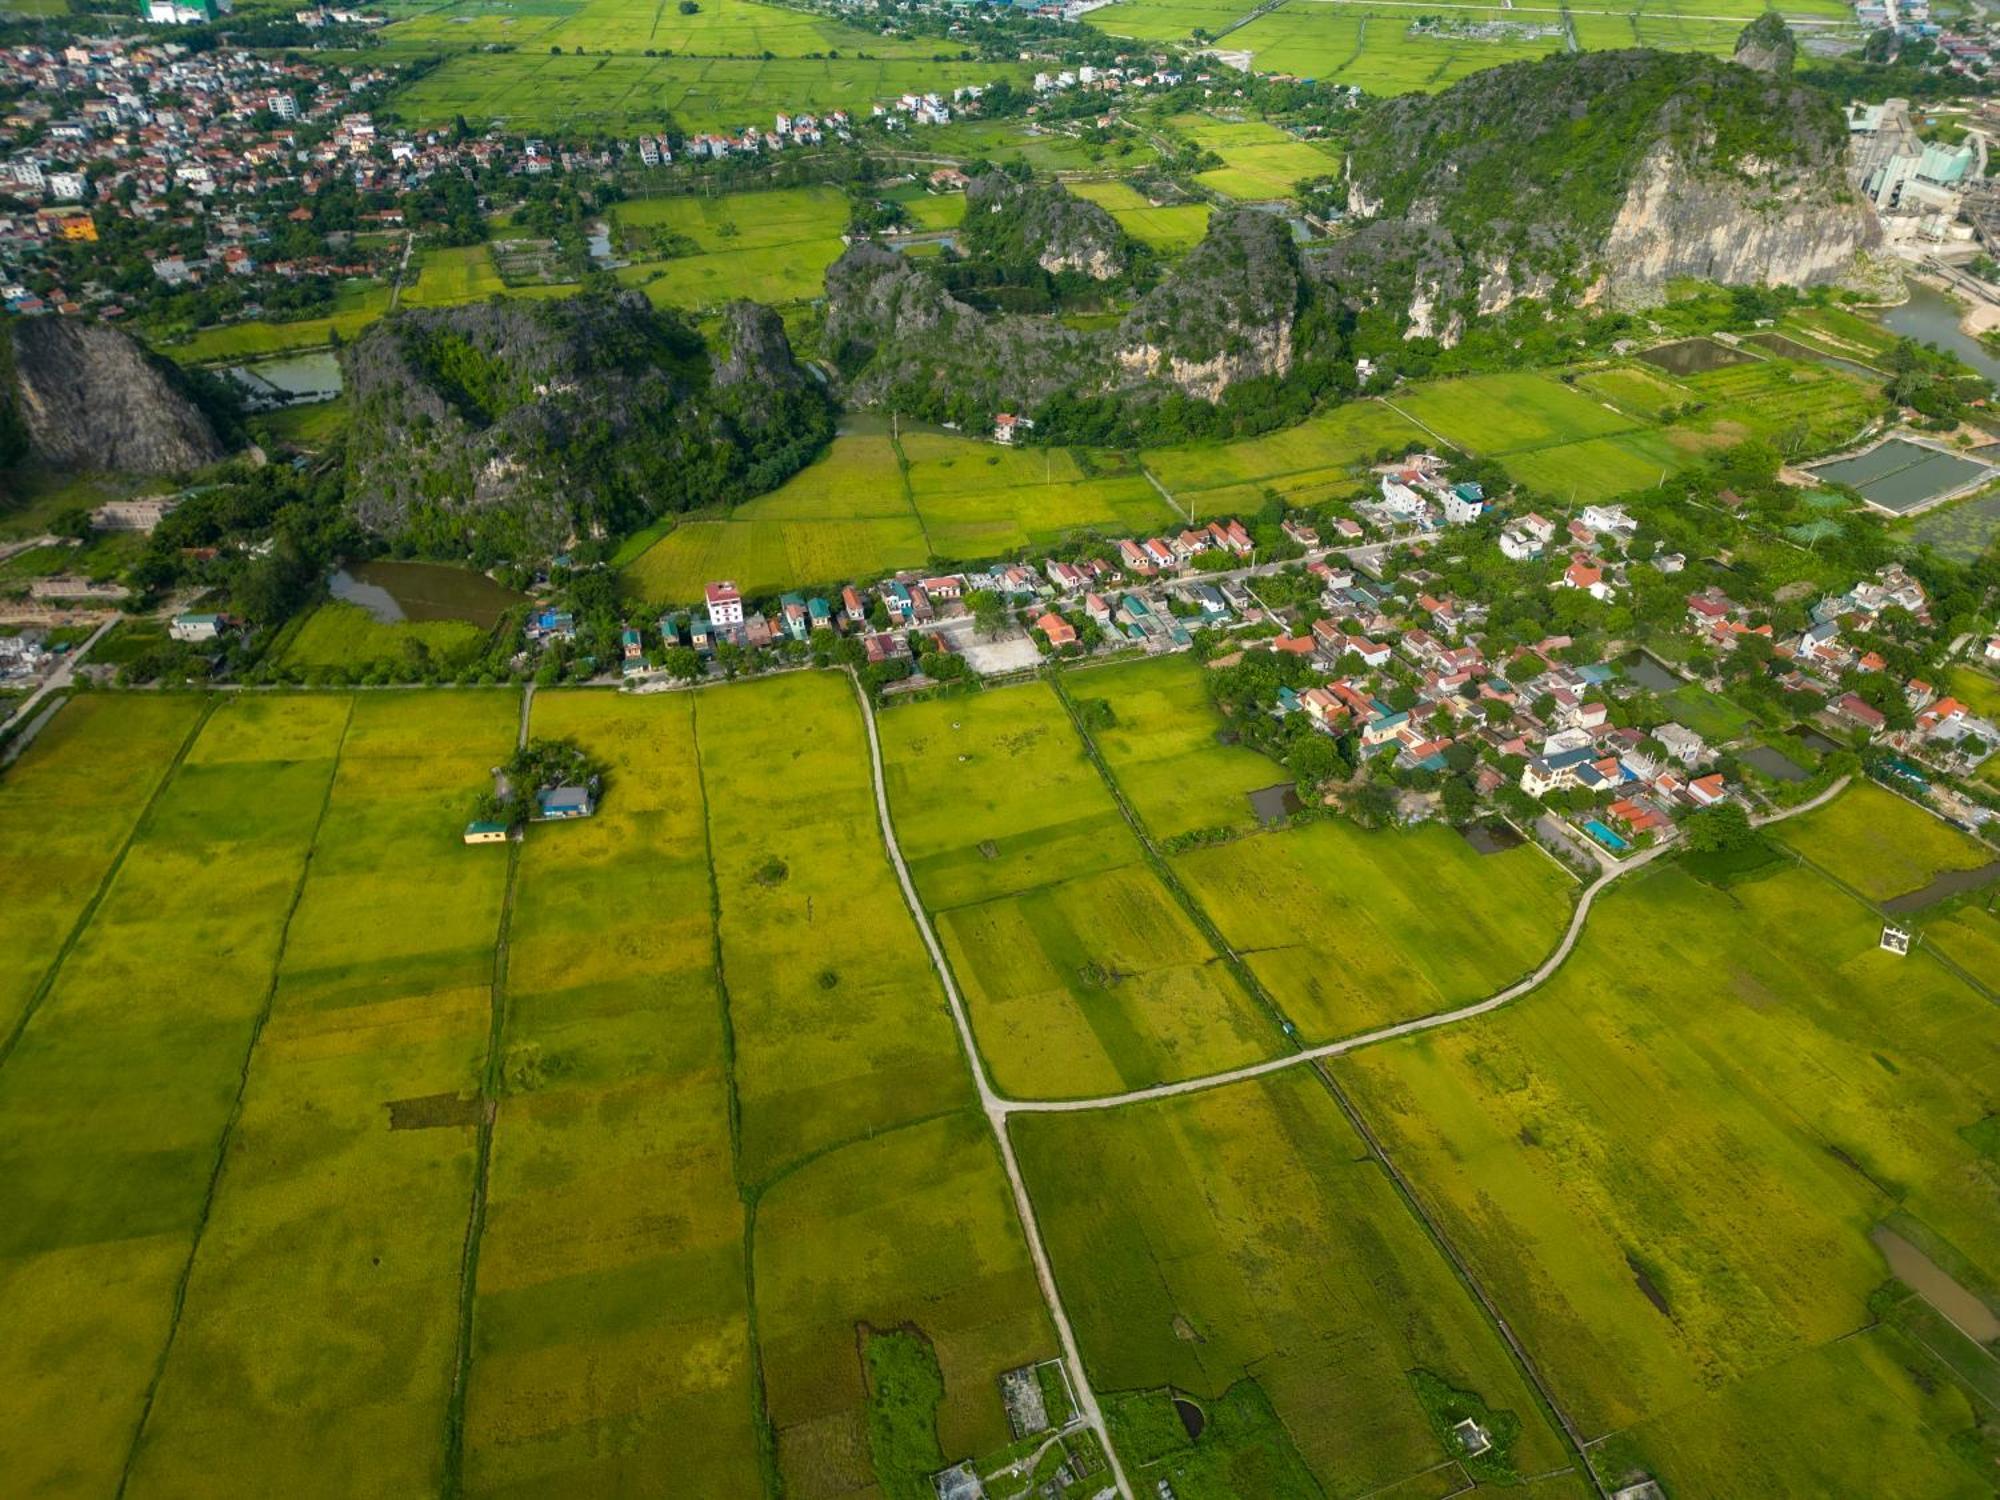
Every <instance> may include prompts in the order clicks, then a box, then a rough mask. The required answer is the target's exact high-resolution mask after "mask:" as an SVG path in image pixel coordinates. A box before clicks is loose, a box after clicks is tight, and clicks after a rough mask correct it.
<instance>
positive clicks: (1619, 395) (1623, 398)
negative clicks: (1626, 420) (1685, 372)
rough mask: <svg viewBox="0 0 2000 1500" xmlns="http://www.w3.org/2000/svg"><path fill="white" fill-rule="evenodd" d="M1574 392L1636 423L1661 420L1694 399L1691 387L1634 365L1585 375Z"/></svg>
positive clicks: (1624, 365)
mask: <svg viewBox="0 0 2000 1500" xmlns="http://www.w3.org/2000/svg"><path fill="white" fill-rule="evenodd" d="M1576 388H1577V389H1578V390H1580V391H1583V392H1584V393H1586V394H1587V395H1591V396H1594V397H1596V398H1597V399H1598V400H1599V401H1608V402H1610V403H1611V404H1612V405H1613V406H1616V407H1618V408H1619V409H1621V410H1622V411H1624V412H1625V413H1626V414H1627V415H1628V416H1630V417H1631V418H1632V419H1633V420H1634V421H1638V422H1651V421H1661V420H1665V413H1666V412H1667V411H1668V410H1670V409H1671V408H1673V407H1677V406H1681V405H1683V404H1685V403H1686V402H1689V401H1692V400H1694V399H1695V393H1694V388H1693V387H1692V386H1688V385H1684V384H1682V383H1681V382H1680V381H1679V380H1676V379H1675V378H1674V377H1673V376H1671V375H1668V374H1666V373H1665V372H1664V371H1662V370H1656V369H1654V368H1653V367H1652V366H1650V365H1645V364H1640V363H1638V362H1637V361H1634V362H1632V363H1630V364H1622V365H1610V366H1607V367H1605V368H1604V369H1601V370H1590V371H1587V372H1585V373H1584V374H1581V375H1579V376H1577V377H1576Z"/></svg>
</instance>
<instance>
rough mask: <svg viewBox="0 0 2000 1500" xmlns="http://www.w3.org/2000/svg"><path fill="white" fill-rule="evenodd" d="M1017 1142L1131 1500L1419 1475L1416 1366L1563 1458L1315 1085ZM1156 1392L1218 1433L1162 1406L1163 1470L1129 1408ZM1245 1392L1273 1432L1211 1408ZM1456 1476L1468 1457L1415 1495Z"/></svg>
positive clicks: (1516, 1442)
mask: <svg viewBox="0 0 2000 1500" xmlns="http://www.w3.org/2000/svg"><path fill="white" fill-rule="evenodd" d="M1013 1129H1014V1131H1015V1136H1016V1143H1017V1149H1018V1151H1019V1153H1020V1157H1021V1163H1022V1169H1023V1171H1024V1172H1025V1173H1026V1174H1027V1177H1028V1180H1029V1184H1030V1187H1031V1190H1032V1191H1033V1193H1034V1196H1035V1200H1036V1202H1037V1204H1038V1205H1039V1206H1040V1212H1039V1218H1040V1220H1041V1223H1042V1226H1043V1232H1044V1234H1045V1235H1046V1236H1047V1239H1048V1244H1049V1250H1050V1255H1051V1258H1052V1259H1053V1261H1054V1265H1055V1272H1056V1278H1057V1282H1058V1285H1059V1286H1060V1288H1061V1290H1062V1293H1063V1301H1064V1305H1065V1307H1066V1309H1067V1310H1068V1312H1069V1315H1070V1318H1071V1321H1072V1322H1073V1323H1074V1325H1075V1327H1076V1333H1077V1338H1078V1340H1079V1342H1080V1344H1081V1346H1082V1351H1083V1358H1084V1364H1085V1366H1086V1368H1087V1369H1088V1370H1089V1372H1090V1376H1091V1380H1092V1383H1093V1384H1094V1385H1095V1386H1096V1387H1097V1388H1098V1390H1099V1391H1100V1393H1113V1394H1111V1395H1110V1396H1109V1399H1108V1400H1107V1405H1108V1406H1109V1407H1110V1408H1111V1410H1112V1412H1113V1413H1114V1427H1115V1428H1116V1429H1118V1430H1117V1431H1116V1433H1115V1435H1116V1436H1117V1437H1118V1438H1119V1439H1120V1440H1121V1441H1120V1446H1121V1448H1122V1449H1123V1451H1124V1454H1125V1460H1126V1466H1127V1469H1128V1472H1130V1473H1131V1476H1132V1479H1133V1482H1134V1489H1135V1492H1136V1493H1140V1494H1151V1493H1152V1491H1153V1489H1154V1486H1155V1484H1156V1483H1157V1481H1158V1480H1160V1479H1162V1478H1165V1479H1167V1480H1168V1481H1169V1482H1170V1483H1171V1484H1172V1485H1173V1487H1174V1490H1175V1492H1176V1493H1177V1494H1182V1495H1191V1496H1201V1495H1258V1496H1285V1497H1290V1496H1295V1495H1319V1494H1322V1493H1323V1494H1326V1495H1361V1494H1366V1493H1373V1492H1376V1491H1377V1490H1379V1489H1381V1488H1382V1487H1383V1486H1387V1485H1393V1484H1397V1483H1398V1482H1399V1481H1404V1480H1410V1479H1412V1478H1413V1476H1416V1475H1419V1474H1421V1473H1423V1472H1425V1471H1427V1470H1430V1469H1433V1468H1435V1467H1437V1466H1439V1465H1444V1464H1447V1461H1448V1459H1449V1458H1450V1456H1451V1455H1450V1450H1449V1449H1447V1448H1446V1446H1445V1439H1444V1434H1443V1433H1442V1432H1441V1431H1439V1429H1438V1427H1437V1425H1435V1424H1434V1422H1433V1420H1432V1419H1431V1417H1430V1415H1429V1414H1428V1413H1427V1411H1426V1408H1425V1406H1424V1404H1423V1403H1422V1401H1421V1400H1420V1399H1419V1396H1418V1393H1417V1387H1416V1383H1415V1381H1414V1379H1413V1377H1414V1376H1415V1375H1416V1374H1417V1373H1418V1372H1423V1373H1426V1374H1428V1375H1430V1376H1433V1377H1436V1378H1437V1379H1440V1380H1442V1381H1443V1382H1444V1383H1446V1384H1447V1385H1449V1386H1450V1387H1452V1388H1453V1389H1456V1390H1459V1391H1463V1392H1468V1393H1470V1394H1472V1395H1474V1396H1476V1397H1477V1398H1478V1399H1479V1400H1480V1401H1481V1402H1482V1403H1483V1404H1484V1405H1485V1406H1486V1407H1487V1408H1488V1409H1489V1411H1493V1412H1505V1413H1509V1414H1511V1416H1512V1418H1513V1419H1514V1421H1515V1423H1517V1424H1518V1427H1517V1430H1516V1431H1515V1433H1514V1435H1513V1437H1512V1439H1511V1441H1510V1442H1509V1443H1508V1444H1507V1448H1506V1462H1507V1467H1508V1468H1509V1469H1511V1470H1512V1471H1513V1472H1515V1473H1519V1474H1536V1473H1542V1472H1546V1471H1548V1470H1550V1469H1554V1468H1558V1467H1561V1466H1562V1465H1563V1463H1564V1461H1565V1460H1564V1453H1563V1450H1562V1447H1561V1445H1560V1443H1559V1441H1558V1439H1557V1438H1556V1435H1555V1433H1554V1432H1553V1431H1552V1430H1551V1428H1550V1427H1549V1426H1548V1424H1547V1423H1546V1421H1545V1420H1544V1419H1543V1417H1542V1416H1541V1414H1540V1412H1539V1411H1538V1409H1537V1408H1536V1406H1535V1403H1534V1400H1533V1398H1532V1396H1531V1395H1530V1393H1529V1391H1528V1389H1527V1388H1526V1386H1525V1384H1524V1382H1523V1381H1522V1379H1521V1377H1520V1375H1519V1374H1518V1372H1517V1371H1516V1369H1515V1368H1514V1366H1513V1364H1512V1362H1511V1361H1510V1359H1509V1357H1508V1354H1507V1351H1506V1349H1505V1346H1504V1345H1503V1344H1502V1343H1501V1341H1500V1338H1499V1336H1498V1334H1496V1333H1495V1332H1494V1331H1493V1330H1492V1329H1491V1327H1490V1326H1489V1325H1488V1324H1487V1323H1486V1322H1485V1320H1484V1318H1483V1316H1482V1315H1481V1313H1480V1312H1479V1310H1478V1307H1477V1304H1476V1303H1474V1301H1473V1300H1472V1298H1471V1297H1470V1296H1469V1295H1468V1294H1467V1293H1466V1292H1465V1291H1464V1290H1463V1288H1461V1287H1460V1285H1459V1284H1458V1283H1457V1281H1456V1280H1455V1279H1454V1277H1453V1275H1452V1273H1451V1270H1450V1268H1449V1267H1448V1266H1447V1265H1446V1263H1445V1261H1444V1259H1443V1258H1442V1257H1441V1256H1440V1255H1439V1254H1438V1252H1437V1251H1436V1250H1435V1249H1434V1248H1433V1247H1432V1245H1431V1244H1430V1242H1429V1241H1428V1240H1427V1239H1426V1238H1425V1236H1424V1233H1423V1230H1422V1228H1421V1226H1420V1225H1419V1224H1418V1223H1417V1221H1416V1220H1415V1219H1414V1218H1413V1217H1412V1216H1411V1215H1410V1214H1409V1212H1408V1211H1407V1210H1406V1209H1405V1208H1404V1207H1403V1205H1402V1204H1401V1202H1400V1201H1398V1199H1397V1196H1396V1192H1395V1189H1394V1187H1393V1186H1392V1185H1391V1183H1390V1181H1389V1179H1388V1177H1387V1176H1386V1175H1385V1174H1384V1173H1383V1172H1382V1170H1381V1168H1380V1167H1379V1166H1378V1165H1377V1164H1375V1163H1374V1162H1372V1161H1371V1160H1369V1159H1368V1158H1367V1156H1366V1155H1365V1153H1364V1149H1363V1147H1362V1144H1361V1142H1360V1140H1359V1139H1357V1138H1356V1136H1355V1135H1354V1133H1353V1130H1352V1128H1351V1127H1350V1126H1349V1125H1348V1123H1347V1122H1346V1120H1345V1119H1344V1118H1342V1116H1341V1114H1340V1112H1339V1110H1338V1109H1337V1108H1336V1107H1335V1105H1334V1103H1333V1100H1332V1099H1331V1098H1330V1097H1329V1096H1328V1094H1327V1093H1326V1091H1325V1089H1324V1088H1323V1086H1322V1085H1321V1084H1320V1083H1319V1081H1318V1080H1317V1079H1316V1078H1314V1077H1313V1076H1312V1074H1311V1073H1310V1072H1307V1071H1305V1070H1302V1069H1301V1070H1293V1071H1290V1072H1286V1073H1282V1074H1278V1075H1274V1076H1272V1077H1271V1078H1268V1079H1264V1080H1259V1081H1257V1082H1252V1083H1246V1084H1237V1085H1234V1086H1231V1087H1228V1088H1223V1089H1215V1090H1210V1091H1207V1092H1203V1093H1199V1094H1193V1095H1188V1096H1185V1097H1182V1098H1177V1099H1172V1100H1167V1101H1162V1102H1158V1103H1148V1104H1142V1105H1133V1106H1127V1107H1125V1108H1123V1109H1119V1110H1115V1111H1105V1112H1093V1113H1090V1114H1080V1115H1031V1116H1024V1117H1021V1118H1020V1119H1019V1120H1018V1121H1017V1122H1016V1124H1015V1125H1014V1127H1013ZM1162 1386H1167V1387H1171V1388H1172V1389H1173V1390H1175V1391H1176V1392H1184V1393H1186V1394H1187V1395H1189V1396H1191V1397H1192V1398H1194V1400H1195V1401H1196V1402H1197V1403H1198V1404H1200V1405H1201V1406H1203V1407H1204V1408H1205V1409H1206V1410H1207V1411H1208V1413H1209V1414H1210V1416H1211V1421H1212V1422H1214V1424H1215V1427H1216V1431H1215V1432H1213V1433H1205V1434H1204V1438H1203V1440H1202V1441H1198V1442H1196V1443H1194V1444H1188V1443H1186V1441H1185V1439H1182V1438H1180V1432H1179V1427H1178V1424H1176V1423H1174V1422H1173V1419H1172V1417H1171V1416H1170V1415H1168V1416H1166V1418H1165V1420H1166V1421H1167V1423H1168V1424H1169V1425H1170V1427H1171V1431H1172V1436H1173V1438H1175V1439H1180V1440H1179V1441H1178V1442H1172V1441H1170V1442H1168V1443H1164V1444H1161V1445H1159V1446H1160V1447H1161V1448H1163V1449H1164V1451H1163V1452H1162V1453H1161V1454H1160V1455H1159V1456H1158V1457H1157V1458H1151V1457H1149V1454H1148V1449H1149V1447H1150V1446H1151V1445H1150V1444H1149V1443H1148V1441H1147V1437H1148V1434H1147V1433H1146V1432H1145V1431H1144V1430H1143V1428H1142V1427H1141V1426H1140V1424H1139V1423H1138V1422H1137V1421H1136V1420H1135V1418H1134V1416H1129V1415H1128V1416H1127V1417H1126V1419H1125V1420H1124V1421H1122V1422H1121V1421H1119V1419H1118V1417H1119V1414H1126V1413H1136V1411H1137V1410H1138V1409H1139V1408H1138V1407H1137V1405H1136V1403H1134V1402H1132V1401H1131V1400H1129V1399H1127V1398H1125V1397H1124V1396H1123V1395H1122V1393H1126V1392H1138V1391H1147V1390H1154V1389H1157V1388H1158V1387H1162ZM1252 1392H1254V1393H1256V1396H1259V1397H1261V1398H1262V1401H1263V1402H1267V1403H1268V1405H1269V1407H1270V1408H1271V1409H1272V1410H1273V1411H1274V1412H1275V1415H1276V1418H1277V1420H1276V1422H1275V1423H1272V1424H1268V1425H1267V1426H1266V1427H1265V1429H1264V1433H1266V1434H1268V1436H1267V1437H1266V1441H1265V1442H1264V1443H1263V1444H1262V1445H1260V1446H1257V1447H1251V1446H1248V1445H1244V1446H1240V1447H1239V1446H1236V1445H1233V1444H1231V1443H1230V1442H1229V1441H1228V1438H1229V1434H1228V1433H1227V1432H1226V1431H1225V1430H1223V1428H1222V1424H1221V1422H1220V1421H1217V1420H1216V1416H1217V1413H1218V1408H1220V1407H1223V1406H1224V1405H1225V1397H1227V1398H1228V1404H1232V1405H1241V1404H1243V1403H1244V1398H1245V1397H1246V1396H1249V1395H1250V1394H1251V1393H1252ZM1253 1399H1254V1398H1253ZM1158 1407H1159V1408H1160V1409H1161V1410H1162V1411H1164V1408H1165V1403H1164V1401H1161V1402H1158ZM1493 1425H1494V1428H1495V1431H1496V1432H1498V1431H1499V1430H1500V1429H1499V1424H1497V1423H1496V1424H1493ZM1212 1442H1213V1443H1219V1445H1220V1446H1219V1448H1211V1446H1210V1444H1211V1443H1212ZM1300 1467H1303V1468H1304V1469H1305V1470H1306V1471H1308V1473H1309V1475H1310V1478H1309V1479H1305V1478H1301V1477H1300V1476H1299V1475H1298V1473H1297V1470H1298V1469H1299V1468H1300ZM1453 1479H1457V1480H1458V1483H1461V1484H1462V1483H1463V1479H1462V1477H1460V1476H1459V1474H1458V1470H1457V1467H1456V1465H1451V1466H1450V1467H1448V1468H1447V1470H1446V1472H1445V1474H1443V1475H1438V1476H1434V1478H1433V1485H1434V1487H1433V1488H1428V1489H1426V1488H1425V1487H1424V1486H1423V1485H1421V1484H1419V1485H1417V1487H1416V1488H1414V1489H1412V1490H1410V1491H1408V1493H1429V1494H1435V1495H1442V1494H1446V1493H1449V1492H1450V1491H1451V1490H1452V1489H1453V1488H1455V1487H1456V1485H1454V1484H1453V1483H1452V1482H1451V1481H1452V1480H1453ZM1314 1481H1316V1482H1317V1487H1314V1486H1313V1482H1314ZM1438 1481H1443V1482H1438ZM1394 1493H1397V1494H1403V1493H1406V1491H1404V1490H1401V1489H1398V1490H1396V1491H1394Z"/></svg>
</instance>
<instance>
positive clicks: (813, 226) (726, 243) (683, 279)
mask: <svg viewBox="0 0 2000 1500" xmlns="http://www.w3.org/2000/svg"><path fill="white" fill-rule="evenodd" d="M612 213H613V218H614V220H615V221H616V223H617V225H618V229H619V233H620V236H621V239H622V244H623V249H624V253H625V254H627V255H628V256H630V257H632V258H633V260H634V262H635V263H634V264H633V265H630V266H627V267H625V268H624V269H623V270H621V271H619V272H618V279H619V280H620V281H622V282H624V283H625V284H627V285H628V286H636V287H638V288H640V289H641V290H643V291H644V292H645V293H646V295H647V296H648V297H649V298H650V299H651V300H652V301H653V302H654V303H655V304H658V305H662V306H665V305H672V306H677V307H711V306H714V305H716V304H718V303H722V302H726V301H728V300H730V299H731V298H735V297H753V298H755V299H756V300H757V301H759V302H768V303H783V302H793V301H797V300H799V299H801V298H808V297H817V296H819V295H820V294H821V293H822V292H823V291H824V290H825V281H826V268H827V267H828V266H830V265H832V264H833V262H834V261H836V260H838V259H839V258H840V252H841V250H842V249H843V248H844V247H843V246H842V244H841V242H840V235H841V231H843V230H844V229H845V228H846V227H847V200H846V198H845V197H844V196H843V195H842V194H841V193H840V191H839V190H838V189H836V188H827V187H813V188H782V189H779V190H777V191H774V192H759V193H725V194H724V195H722V196H721V197H719V198H695V197H677V198H640V199H635V200H633V201H631V202H627V203H621V204H619V205H618V206H617V207H616V208H615V209H613V211H612ZM666 234H673V235H681V236H685V237H686V238H687V239H690V240H692V241H693V242H694V243H695V245H696V246H698V247H699V248H698V250H697V252H696V253H695V254H692V255H683V256H677V257H675V258H673V259H669V260H659V259H654V258H652V257H651V256H650V255H649V253H648V248H649V246H650V245H651V244H652V243H653V237H654V236H656V235H666Z"/></svg>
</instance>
